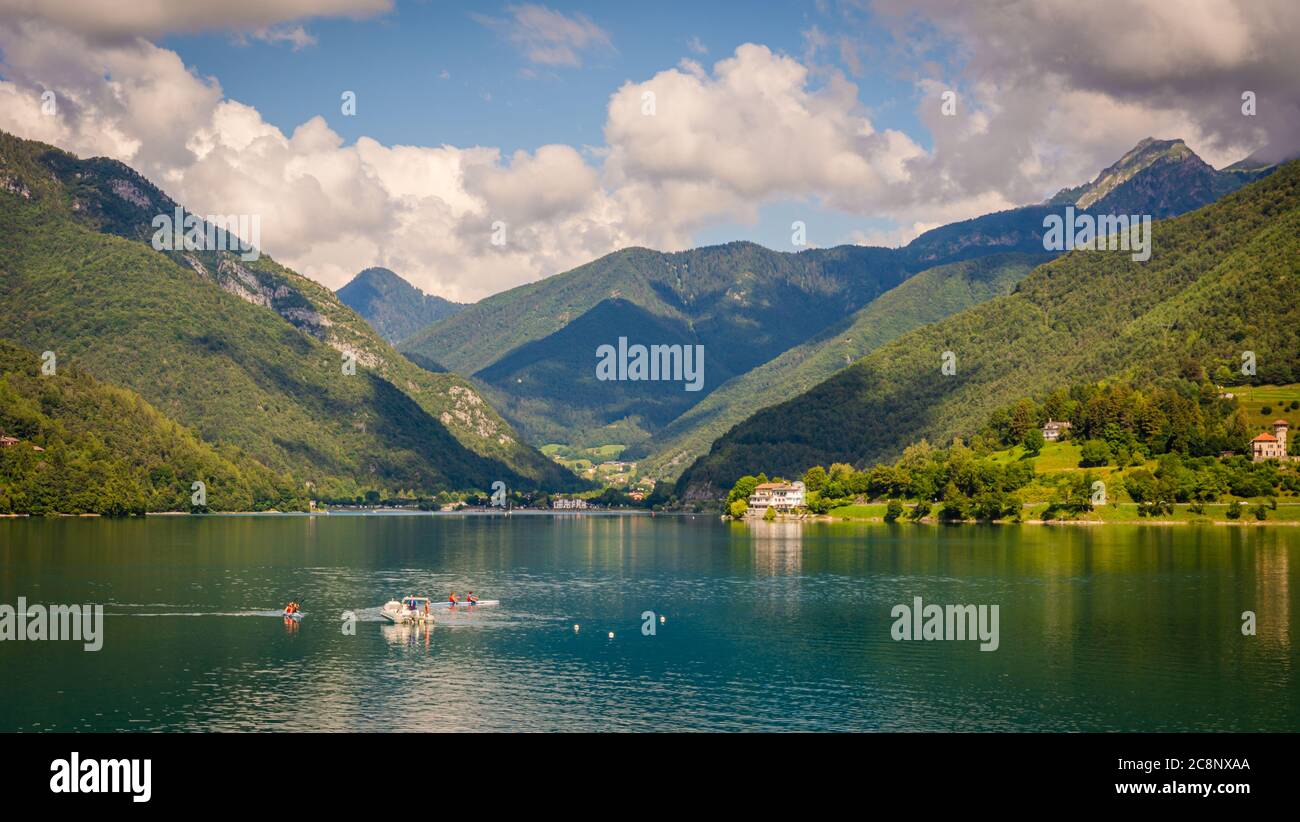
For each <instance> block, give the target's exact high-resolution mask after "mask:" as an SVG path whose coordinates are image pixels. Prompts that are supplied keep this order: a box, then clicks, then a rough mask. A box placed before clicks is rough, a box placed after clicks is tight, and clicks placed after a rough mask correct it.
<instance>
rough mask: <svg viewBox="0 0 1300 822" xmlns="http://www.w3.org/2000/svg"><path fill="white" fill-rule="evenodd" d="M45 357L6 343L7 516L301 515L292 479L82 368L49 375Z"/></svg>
mask: <svg viewBox="0 0 1300 822" xmlns="http://www.w3.org/2000/svg"><path fill="white" fill-rule="evenodd" d="M41 363H42V361H41V359H40V357H39V355H38V354H37V353H36V352H33V351H28V350H26V349H23V348H19V347H17V346H14V345H10V344H8V343H4V342H0V436H5V437H9V438H11V439H16V440H17V442H16V443H12V442H9V441H8V440H6V443H7V444H6V445H5V447H0V514H8V513H31V514H53V513H62V514H104V515H125V514H141V513H144V512H146V511H189V510H191V509H192V508H193V507H194V506H192V504H191V502H192V494H193V491H192V486H193V483H194V482H196V481H199V482H202V483H204V486H205V495H206V505H205V506H203V508H202V510H212V511H262V510H268V509H278V510H282V511H283V510H296V509H301V508H303V507H304V506H305V505H306V501H305V499H304V497H303V495H302V494H301V493H300V491H299V489H298V488H296V487H295V483H294V482H293V480H292V478H291V477H289V476H286V475H277V474H275V473H274V472H272V471H271V470H269V469H268V468H266V467H265V466H263V465H261V464H260V463H258V462H256V461H255V460H253V459H251V458H249V457H248V456H247V455H246V454H244V453H241V452H240V451H239V449H237V448H234V447H230V446H226V447H221V448H217V447H214V446H212V445H209V444H208V443H206V442H204V441H203V440H201V439H199V437H198V436H197V435H195V433H194V432H193V431H191V430H189V429H187V428H185V427H184V426H181V425H179V424H177V423H176V422H174V421H173V420H170V419H168V418H167V417H165V416H163V415H162V414H161V413H159V411H158V410H157V409H156V408H154V407H153V406H151V405H150V404H149V403H148V402H146V401H145V400H144V399H143V398H142V397H140V395H138V394H136V393H134V392H132V391H128V390H126V389H124V388H117V387H115V386H111V385H105V384H103V383H100V382H99V381H97V380H95V379H94V378H93V377H91V376H90V375H89V374H87V373H85V372H84V371H82V370H81V369H79V368H77V367H75V366H63V367H58V368H56V372H55V373H54V374H52V375H44V374H42V373H41Z"/></svg>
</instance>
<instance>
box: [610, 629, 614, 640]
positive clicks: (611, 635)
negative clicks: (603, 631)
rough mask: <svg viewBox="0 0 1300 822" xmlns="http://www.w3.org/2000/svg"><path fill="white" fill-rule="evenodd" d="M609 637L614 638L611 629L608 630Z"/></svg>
mask: <svg viewBox="0 0 1300 822" xmlns="http://www.w3.org/2000/svg"><path fill="white" fill-rule="evenodd" d="M609 638H610V639H613V638H614V632H613V631H610V632H609Z"/></svg>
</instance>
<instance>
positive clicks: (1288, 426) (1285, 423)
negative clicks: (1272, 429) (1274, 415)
mask: <svg viewBox="0 0 1300 822" xmlns="http://www.w3.org/2000/svg"><path fill="white" fill-rule="evenodd" d="M1273 424H1274V425H1285V426H1286V427H1287V428H1290V427H1291V423H1289V422H1287V421H1286V420H1273Z"/></svg>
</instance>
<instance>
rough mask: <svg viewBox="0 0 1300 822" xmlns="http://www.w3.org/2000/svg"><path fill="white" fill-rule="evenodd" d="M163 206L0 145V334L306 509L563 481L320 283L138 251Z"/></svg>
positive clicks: (95, 163) (84, 172) (94, 170)
mask: <svg viewBox="0 0 1300 822" xmlns="http://www.w3.org/2000/svg"><path fill="white" fill-rule="evenodd" d="M174 207H175V204H174V203H173V202H172V201H171V200H169V199H167V198H166V197H165V195H163V194H162V193H161V192H159V191H158V190H157V189H156V188H154V187H153V186H151V185H150V184H149V183H148V182H147V181H145V180H144V179H143V178H142V177H140V176H139V175H137V174H135V172H133V171H131V170H130V169H129V168H127V167H126V166H123V165H121V164H120V163H116V162H114V161H109V160H103V159H94V160H79V159H77V158H75V157H73V156H71V155H68V154H66V153H64V152H61V151H58V150H57V149H52V148H50V147H48V146H45V145H43V144H40V143H35V142H28V141H23V140H18V139H16V138H13V137H11V136H9V135H4V134H0V224H3V225H4V226H5V229H6V230H5V231H4V233H3V235H0V270H3V274H4V276H3V279H2V280H0V337H8V338H10V339H13V340H15V341H17V342H18V343H19V344H21V345H23V346H25V347H28V348H31V349H34V350H37V351H44V350H53V351H55V352H56V354H57V355H58V357H59V362H60V363H61V364H65V363H66V364H69V365H78V366H81V367H83V368H85V369H86V370H87V371H89V372H90V373H92V374H94V375H95V376H97V377H98V378H100V379H103V380H106V381H109V382H113V383H116V384H118V385H122V386H126V387H129V388H131V389H133V390H135V391H137V392H138V393H140V394H141V395H142V396H143V397H145V398H146V399H147V400H148V401H150V402H151V403H152V404H153V405H155V406H156V407H157V408H158V409H159V410H160V411H162V412H163V413H164V414H166V415H167V416H169V417H171V418H173V419H176V420H178V421H179V422H181V423H183V424H185V425H187V426H190V427H192V428H194V429H195V430H196V431H197V432H198V433H199V435H200V436H201V437H202V438H203V439H205V440H207V441H209V442H214V443H228V444H231V445H235V446H238V447H239V448H241V449H243V450H244V452H246V453H248V454H250V455H252V456H253V457H255V458H256V459H257V460H258V461H260V462H262V463H264V464H266V465H267V466H268V467H270V468H272V469H274V470H275V471H278V472H291V473H292V474H293V475H294V477H295V479H296V480H297V481H299V482H307V483H311V484H312V485H313V486H314V488H315V489H317V491H318V492H319V493H320V494H322V495H326V496H329V495H334V496H354V495H355V494H356V493H358V492H360V491H362V490H364V489H370V488H375V489H382V490H390V491H397V490H401V489H407V490H416V491H434V490H442V489H445V488H480V489H485V488H487V487H489V486H490V483H491V482H492V481H494V480H496V479H502V480H505V481H506V482H508V483H510V484H511V485H512V486H520V487H528V486H544V487H572V486H573V485H574V484H575V483H576V480H575V479H574V478H573V477H572V475H570V474H568V472H565V471H563V470H562V469H561V468H559V467H558V466H556V465H555V464H554V463H553V462H551V461H550V460H547V459H546V458H545V457H544V456H542V455H541V454H540V453H539V452H537V451H535V450H534V449H532V448H530V447H528V446H526V445H525V444H523V443H522V442H520V441H519V439H518V437H517V435H515V433H514V432H513V431H512V430H511V429H510V427H509V426H508V425H507V424H506V423H505V422H504V421H503V420H502V419H501V418H500V417H499V416H497V415H496V413H495V412H494V411H493V410H492V409H491V408H490V406H488V404H487V403H486V402H485V401H484V400H483V398H482V397H481V396H480V395H479V394H478V392H476V391H475V390H474V389H473V387H472V386H470V385H469V384H468V383H467V382H466V381H464V380H463V379H461V378H459V377H456V376H455V375H451V374H434V373H431V372H429V371H427V370H425V369H422V368H420V367H418V366H416V365H415V364H413V363H411V362H410V361H408V360H406V359H405V358H404V357H402V356H400V355H398V354H397V353H396V352H395V351H394V350H393V349H392V348H391V346H389V345H388V344H387V343H386V342H384V341H383V340H382V339H380V338H379V337H378V336H377V335H376V334H375V332H374V331H373V329H371V328H370V326H369V325H368V324H367V323H366V322H365V321H364V320H363V319H362V318H361V317H359V316H358V315H357V314H356V313H355V312H353V311H352V310H351V309H349V308H347V307H346V306H344V305H343V304H342V303H341V302H339V301H338V299H337V298H336V297H335V296H334V294H333V293H331V292H330V291H329V290H328V289H326V288H324V287H323V286H320V285H318V284H316V283H314V282H312V281H310V280H308V279H306V278H303V277H300V276H299V275H297V274H295V273H293V272H292V271H290V270H288V269H286V268H284V267H283V266H280V265H278V264H276V263H275V262H274V261H273V260H271V259H270V258H269V257H266V256H262V257H261V259H259V260H257V261H256V262H244V261H242V260H240V259H239V257H237V256H235V255H232V254H229V253H227V252H215V251H201V252H183V251H181V252H163V253H160V252H157V251H154V250H153V248H152V247H150V245H148V244H147V240H148V238H149V237H150V236H151V233H152V229H151V228H150V225H149V223H150V220H151V219H152V217H153V215H155V214H159V213H162V214H170V213H171V212H172V210H173V209H174ZM11 229H12V230H11ZM342 352H350V353H353V354H355V356H356V361H357V367H356V373H355V374H354V375H345V374H343V369H342V367H341V366H342V357H343V354H342Z"/></svg>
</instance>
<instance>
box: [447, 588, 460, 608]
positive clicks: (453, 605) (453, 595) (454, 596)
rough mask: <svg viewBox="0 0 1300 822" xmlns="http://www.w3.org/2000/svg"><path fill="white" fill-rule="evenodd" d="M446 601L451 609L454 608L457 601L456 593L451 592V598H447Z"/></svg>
mask: <svg viewBox="0 0 1300 822" xmlns="http://www.w3.org/2000/svg"><path fill="white" fill-rule="evenodd" d="M447 601H448V602H450V603H451V607H453V608H455V607H456V603H457V601H458V599H457V597H456V592H455V591H452V592H451V596H450V597H448V598H447Z"/></svg>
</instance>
